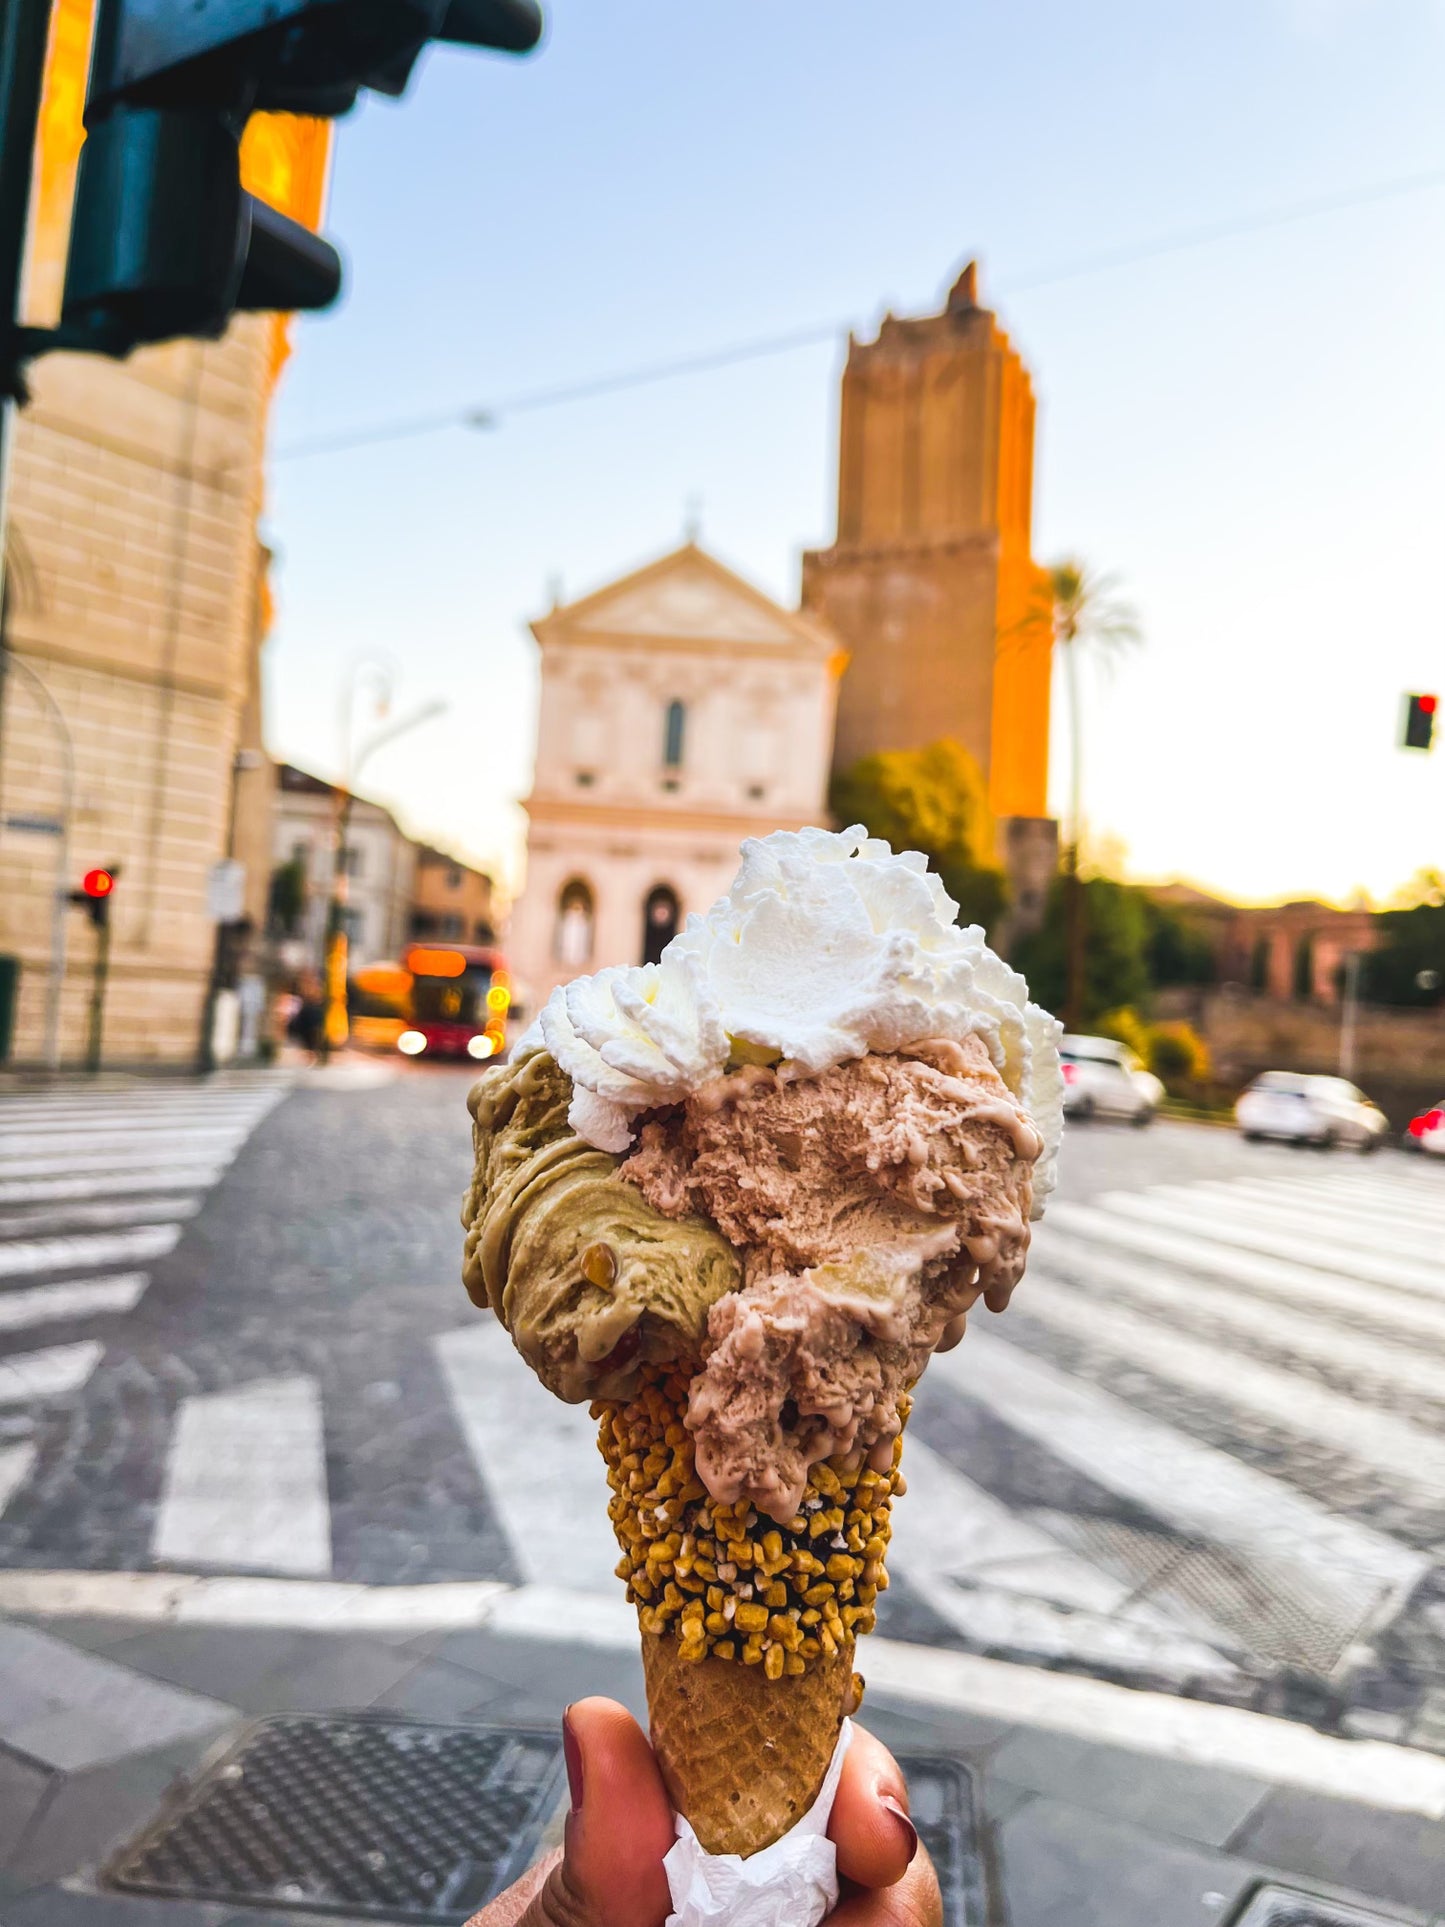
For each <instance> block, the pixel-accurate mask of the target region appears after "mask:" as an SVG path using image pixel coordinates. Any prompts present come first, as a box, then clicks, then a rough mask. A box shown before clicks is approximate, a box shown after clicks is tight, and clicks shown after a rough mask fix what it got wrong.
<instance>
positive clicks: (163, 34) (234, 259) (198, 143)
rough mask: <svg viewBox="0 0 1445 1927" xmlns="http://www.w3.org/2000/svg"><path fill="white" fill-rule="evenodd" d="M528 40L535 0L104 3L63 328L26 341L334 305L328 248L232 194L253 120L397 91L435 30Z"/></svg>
mask: <svg viewBox="0 0 1445 1927" xmlns="http://www.w3.org/2000/svg"><path fill="white" fill-rule="evenodd" d="M541 32H542V16H541V13H540V11H539V10H538V6H537V3H536V0H100V4H99V12H98V18H97V24H96V37H95V54H94V58H93V60H92V64H91V76H90V85H89V90H88V92H87V95H86V107H85V124H86V130H87V137H86V142H85V146H84V148H83V149H82V152H81V161H80V172H79V178H78V181H77V186H76V199H75V210H74V218H73V221H72V226H71V243H70V257H69V261H68V264H67V270H66V279H65V295H64V302H63V307H62V316H61V327H60V330H59V331H58V334H56V335H55V336H52V337H50V338H49V339H39V340H36V339H33V338H32V340H31V342H30V344H29V345H30V351H31V352H32V353H34V352H43V351H44V349H45V348H46V347H67V348H83V349H89V350H92V351H95V352H99V353H102V354H113V355H126V354H129V353H130V351H131V350H132V349H133V348H135V347H137V346H139V345H140V344H141V343H143V342H152V341H164V340H168V339H170V338H171V337H173V336H176V335H195V336H201V337H211V338H214V337H216V336H219V335H220V334H221V333H222V332H223V331H224V329H225V327H226V324H227V323H228V322H229V320H230V318H231V316H232V315H233V314H234V313H236V312H238V311H246V310H254V309H276V310H282V311H289V310H292V309H316V308H324V307H327V306H329V305H330V303H331V302H332V301H334V300H335V299H336V296H337V294H338V293H339V292H340V289H341V278H342V272H341V259H340V256H339V255H338V254H337V252H336V250H335V249H334V248H333V247H331V246H330V244H329V243H327V242H326V241H323V240H321V239H320V238H319V237H318V236H317V235H315V234H313V233H312V232H311V231H310V230H309V229H308V228H305V227H303V226H302V225H301V224H300V223H299V222H296V221H292V220H291V219H289V218H288V217H287V216H286V215H283V214H281V213H279V212H278V211H277V210H276V209H275V208H271V207H268V206H267V205H266V204H265V203H264V202H263V201H260V200H257V199H256V198H255V197H254V196H253V195H250V194H248V193H247V192H246V191H245V190H244V189H243V188H242V186H241V166H240V143H241V136H242V134H243V133H244V131H245V126H246V122H247V120H248V119H249V117H250V115H251V114H253V113H256V112H264V111H285V112H289V113H298V114H311V115H319V116H323V117H330V116H334V115H337V114H343V113H346V112H347V111H348V110H349V109H350V108H351V107H353V106H354V105H355V102H356V99H357V96H358V94H359V93H361V92H362V91H363V90H371V91H374V92H378V93H385V94H392V95H397V94H400V93H402V92H403V91H404V89H405V87H406V85H407V82H408V80H409V79H410V76H411V71H412V68H413V67H414V65H415V64H416V61H417V58H418V57H419V55H420V54H421V52H422V50H423V49H424V48H425V47H426V46H427V44H428V43H429V42H431V41H433V40H441V41H449V42H453V43H455V44H459V45H465V46H474V47H490V48H494V49H497V50H499V51H503V52H509V53H524V52H526V51H528V50H529V49H530V48H531V47H533V46H535V45H536V43H537V41H538V40H539V39H540V37H541Z"/></svg>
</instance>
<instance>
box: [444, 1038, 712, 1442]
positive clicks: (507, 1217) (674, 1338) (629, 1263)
mask: <svg viewBox="0 0 1445 1927" xmlns="http://www.w3.org/2000/svg"><path fill="white" fill-rule="evenodd" d="M571 1101H572V1080H571V1078H570V1077H569V1076H568V1075H567V1073H566V1072H565V1071H563V1070H561V1069H559V1067H558V1065H557V1064H556V1062H555V1061H554V1059H553V1058H552V1057H551V1056H550V1055H549V1054H548V1053H547V1052H546V1051H532V1052H528V1053H526V1054H525V1055H523V1056H521V1057H520V1058H519V1059H516V1060H514V1061H513V1062H511V1063H509V1064H500V1065H497V1066H496V1067H495V1068H494V1069H491V1070H488V1071H486V1072H484V1073H483V1075H482V1076H481V1078H480V1079H479V1080H478V1081H477V1083H476V1084H475V1085H474V1086H473V1088H472V1091H471V1094H470V1096H469V1097H468V1099H467V1108H468V1110H469V1111H470V1112H471V1114H472V1143H473V1147H474V1150H475V1157H476V1163H475V1168H474V1170H473V1174H472V1182H471V1185H470V1187H469V1189H468V1191H467V1195H466V1198H465V1200H464V1202H463V1205H462V1223H463V1225H464V1226H465V1228H466V1234H467V1236H466V1246H465V1257H464V1263H463V1272H462V1276H463V1279H464V1281H465V1283H466V1287H467V1291H468V1293H469V1294H470V1296H471V1298H472V1300H473V1302H474V1303H476V1304H478V1305H490V1306H491V1308H492V1310H493V1311H494V1312H495V1313H496V1314H497V1316H498V1318H500V1319H501V1321H502V1323H503V1324H504V1325H505V1326H506V1327H507V1329H508V1331H510V1333H511V1334H512V1342H513V1343H514V1344H515V1345H516V1347H517V1350H518V1351H519V1352H520V1353H521V1354H522V1356H523V1357H524V1358H525V1359H526V1360H527V1363H528V1364H529V1365H530V1366H531V1367H532V1369H533V1371H535V1372H536V1374H537V1376H538V1377H539V1378H540V1379H541V1380H542V1382H543V1384H545V1385H546V1386H547V1387H548V1388H549V1389H550V1390H551V1391H553V1392H555V1393H556V1394H557V1396H558V1397H559V1398H563V1399H566V1400H568V1401H569V1402H570V1403H572V1404H581V1403H583V1402H585V1401H586V1400H588V1399H593V1398H629V1397H631V1396H632V1394H633V1393H634V1392H635V1390H636V1389H637V1385H638V1382H639V1374H640V1371H641V1368H642V1367H643V1366H644V1365H647V1364H663V1363H668V1362H671V1361H672V1360H675V1359H682V1358H686V1359H690V1360H695V1359H696V1358H697V1357H698V1356H699V1355H700V1353H701V1351H702V1347H703V1342H704V1339H705V1337H706V1333H707V1314H708V1309H709V1307H710V1306H711V1305H712V1304H713V1303H714V1302H715V1301H716V1300H717V1299H718V1298H721V1297H722V1296H723V1295H724V1293H726V1292H730V1291H736V1290H737V1288H738V1286H739V1285H740V1284H741V1282H742V1264H741V1261H740V1259H739V1257H738V1255H737V1253H736V1252H734V1251H733V1249H732V1247H731V1246H730V1245H729V1244H727V1242H726V1241H725V1240H724V1239H723V1238H722V1237H721V1236H720V1235H719V1234H718V1232H717V1231H715V1230H714V1229H713V1227H712V1226H711V1225H710V1224H708V1223H706V1222H705V1221H704V1220H703V1219H701V1218H697V1217H689V1216H682V1217H665V1216H663V1214H662V1213H661V1212H659V1211H657V1210H655V1209H654V1208H653V1206H652V1205H651V1204H649V1203H648V1201H647V1200H646V1198H645V1197H644V1196H643V1195H642V1193H641V1192H640V1191H639V1190H638V1189H637V1187H636V1186H635V1185H632V1184H628V1183H625V1182H624V1181H623V1180H622V1179H621V1178H619V1177H618V1175H617V1170H618V1166H619V1164H620V1163H621V1160H620V1159H619V1158H616V1157H614V1156H612V1155H611V1153H609V1152H607V1151H600V1150H598V1149H596V1147H595V1146H593V1145H591V1144H589V1143H588V1142H587V1140H586V1139H585V1138H583V1137H580V1136H579V1135H578V1133H577V1132H576V1131H575V1130H574V1129H573V1128H572V1126H571V1125H570V1124H569V1123H568V1121H567V1111H568V1106H569V1105H570V1103H571Z"/></svg>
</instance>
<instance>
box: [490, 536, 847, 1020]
mask: <svg viewBox="0 0 1445 1927" xmlns="http://www.w3.org/2000/svg"><path fill="white" fill-rule="evenodd" d="M532 632H533V634H534V635H535V636H536V638H537V642H538V645H539V647H540V649H541V655H542V662H541V671H542V676H541V682H542V690H541V706H540V713H539V717H538V730H537V761H536V771H535V775H534V778H533V784H532V793H531V795H530V796H529V797H528V798H527V801H526V810H527V815H528V818H529V821H530V826H529V830H528V838H527V884H526V890H525V892H524V894H523V896H522V898H521V901H520V902H519V903H518V905H517V907H516V910H515V912H514V914H513V918H512V930H511V938H510V945H509V948H510V954H511V959H512V965H513V971H514V974H515V976H516V978H517V987H518V995H519V1001H520V1002H521V1003H522V1004H523V1005H524V1006H525V1007H526V1008H527V1009H529V1010H530V1009H535V1008H536V1006H537V1005H538V1004H539V1003H540V1002H541V1001H542V1000H544V999H545V998H546V997H547V996H548V994H549V993H550V992H551V990H552V989H553V987H554V986H555V985H556V984H559V983H562V982H564V981H566V980H567V979H568V978H570V977H574V976H577V975H578V974H579V973H581V972H584V971H590V970H596V969H598V968H600V967H601V966H603V965H605V964H635V963H642V962H645V961H650V960H653V959H655V958H656V957H657V956H659V955H660V954H661V951H662V949H663V947H664V946H665V945H666V944H667V942H668V941H669V939H670V938H671V937H672V936H673V935H674V934H675V932H676V931H677V930H678V929H680V928H681V925H682V922H683V919H684V918H685V917H686V916H687V915H688V913H689V912H690V911H694V910H699V911H701V910H706V909H707V908H708V906H709V905H710V904H711V903H712V902H713V901H714V900H715V899H716V898H717V897H718V896H720V895H721V894H722V892H723V891H724V890H725V889H726V888H727V885H728V883H729V882H730V880H731V878H732V875H733V872H734V871H735V869H736V868H737V857H738V845H739V843H740V842H741V841H742V840H743V838H744V837H747V836H761V835H765V834H766V833H767V832H768V831H770V830H775V829H784V828H786V829H797V828H800V827H802V826H803V825H804V824H808V823H823V822H826V821H827V785H828V761H829V752H830V749H831V746H832V738H833V715H834V705H835V701H836V695H837V677H838V672H839V669H840V661H839V655H838V649H837V644H836V642H835V641H834V639H833V637H832V635H831V634H830V632H829V631H828V630H827V629H826V628H825V627H824V626H823V625H822V624H821V623H819V622H818V621H816V620H814V619H813V618H811V617H808V616H800V615H795V614H793V613H791V612H790V611H788V610H786V609H782V608H779V606H778V605H777V604H776V603H775V602H773V601H771V600H770V599H769V598H768V597H767V596H765V595H763V594H762V593H761V592H760V591H759V590H757V589H755V588H753V587H752V586H751V585H750V584H749V583H747V582H744V581H743V580H742V579H741V578H740V577H738V576H736V575H734V574H733V573H732V571H731V570H730V569H726V568H724V567H723V565H722V564H721V563H720V562H717V561H715V560H714V559H713V557H711V556H710V555H707V554H705V553H704V552H703V551H702V550H701V549H699V548H698V547H696V546H695V545H694V544H692V543H689V544H688V545H687V546H685V547H684V548H681V549H679V550H678V551H677V552H676V553H675V554H672V555H668V556H665V557H663V559H662V560H661V561H659V562H654V563H653V564H651V566H650V567H648V568H644V569H639V570H638V571H637V572H636V573H635V574H632V575H628V576H625V577H623V579H622V580H621V581H619V582H615V583H613V584H612V585H611V586H609V587H607V588H604V589H600V590H598V591H597V593H596V594H594V595H590V596H587V597H585V598H584V599H583V600H582V601H580V602H574V603H572V604H570V605H569V606H567V607H566V608H556V609H553V610H552V612H551V614H550V615H548V616H545V617H543V618H542V620H541V621H540V622H536V623H534V624H533V626H532Z"/></svg>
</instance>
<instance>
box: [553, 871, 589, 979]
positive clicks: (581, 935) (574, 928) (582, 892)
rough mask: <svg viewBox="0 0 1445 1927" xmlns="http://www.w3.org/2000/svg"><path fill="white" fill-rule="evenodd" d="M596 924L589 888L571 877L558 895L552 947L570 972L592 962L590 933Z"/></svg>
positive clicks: (558, 958)
mask: <svg viewBox="0 0 1445 1927" xmlns="http://www.w3.org/2000/svg"><path fill="white" fill-rule="evenodd" d="M595 923H596V914H595V906H594V904H593V901H592V888H591V885H590V884H588V883H585V882H584V881H583V879H582V878H581V877H570V878H569V879H568V880H567V882H566V883H564V884H563V885H562V888H561V890H560V891H559V892H558V895H557V927H556V931H555V933H554V935H553V939H552V948H553V951H554V953H555V955H556V958H557V961H558V963H560V964H565V965H566V966H567V968H568V969H569V970H585V969H586V968H587V966H588V964H590V963H591V961H592V931H593V926H594V924H595Z"/></svg>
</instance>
